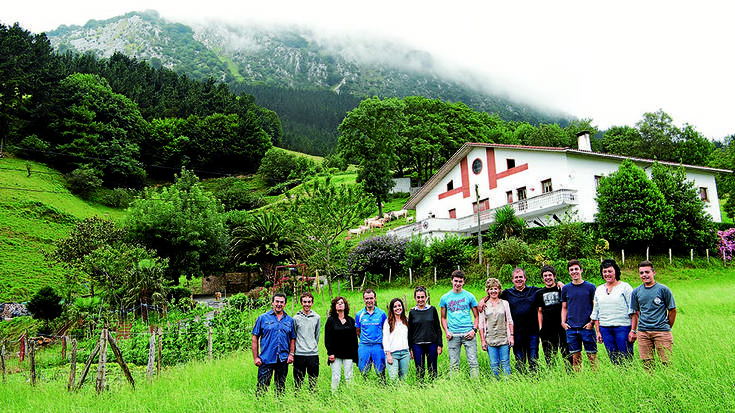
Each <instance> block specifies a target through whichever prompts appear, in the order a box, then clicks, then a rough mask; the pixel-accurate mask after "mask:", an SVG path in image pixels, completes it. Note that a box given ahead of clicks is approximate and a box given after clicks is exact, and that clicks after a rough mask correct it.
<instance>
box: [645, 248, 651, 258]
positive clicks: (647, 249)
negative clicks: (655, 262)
mask: <svg viewBox="0 0 735 413" xmlns="http://www.w3.org/2000/svg"><path fill="white" fill-rule="evenodd" d="M650 248H651V247H646V261H650V260H651V259H650V258H649V257H648V251H649V250H650Z"/></svg>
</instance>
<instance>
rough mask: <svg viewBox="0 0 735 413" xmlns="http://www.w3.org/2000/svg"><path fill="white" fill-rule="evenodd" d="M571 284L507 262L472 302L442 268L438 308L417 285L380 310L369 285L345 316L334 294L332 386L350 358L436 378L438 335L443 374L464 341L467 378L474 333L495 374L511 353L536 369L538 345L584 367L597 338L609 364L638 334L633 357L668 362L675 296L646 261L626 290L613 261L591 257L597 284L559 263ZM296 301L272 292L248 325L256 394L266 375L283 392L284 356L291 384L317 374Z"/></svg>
mask: <svg viewBox="0 0 735 413" xmlns="http://www.w3.org/2000/svg"><path fill="white" fill-rule="evenodd" d="M567 271H568V272H569V275H570V277H571V280H572V281H571V282H570V283H568V284H563V283H561V282H559V281H557V279H556V276H557V273H556V269H555V268H554V267H552V266H549V265H545V266H543V267H542V268H541V275H542V279H543V282H544V286H543V287H536V286H529V285H526V273H525V270H523V269H521V268H516V269H515V270H513V273H512V281H513V287H511V288H508V289H505V290H503V289H502V285H501V283H500V281H499V280H498V279H496V278H489V279H488V280H487V282H486V283H485V292H486V294H487V295H486V296H485V297H483V298H482V299H481V300H480V301H479V302H478V301H477V299H476V298H475V296H474V295H473V294H472V293H470V292H469V291H467V290H465V289H464V283H465V274H464V272H462V271H461V270H457V271H454V272H453V273H452V275H451V282H452V289H451V290H450V291H449V292H447V293H446V294H444V295H443V296H442V297H441V299H440V301H439V310H437V309H436V308H435V307H433V306H432V305H431V304H429V294H428V291H427V289H426V288H425V287H423V286H421V287H416V289H415V290H414V300H415V301H416V306H415V307H413V308H411V309H410V310H409V312H408V315H406V306H405V304H404V302H403V300H401V299H400V298H394V299H392V300H390V303H389V304H388V306H387V310H388V311H387V313H386V312H385V311H383V310H381V309H380V308H378V307H376V298H377V297H376V293H375V291H374V290H372V289H367V290H365V291H364V292H363V295H362V297H363V302H364V307H363V308H362V309H360V310H359V311H358V312H357V313H356V314H355V318H352V317H351V316H350V306H349V303H348V301H347V299H346V298H344V297H341V296H340V297H335V298H334V299H333V300H332V301H331V303H330V308H329V317H328V318H327V320H326V322H325V323H324V345H325V347H326V350H327V355H328V364H329V365H330V367H331V371H332V379H331V388H332V391H336V390H337V389H338V387H339V385H340V383H341V382H342V379H343V378H344V380H345V381H346V382H350V381H351V380H352V377H353V366H354V364H355V363H357V365H358V369H359V370H360V372H362V373H363V374H364V375H367V374H368V372H369V371H370V369H371V368H374V370H375V371H376V372H377V374H378V376H379V377H380V378H381V379H384V378H385V373H386V372H387V374H388V377H389V378H390V379H403V378H405V377H406V374H407V372H408V368H409V361H410V360H414V364H415V367H416V372H417V377H418V378H419V380H423V379H424V377H425V376H426V375H428V376H429V377H436V375H437V360H438V357H439V355H440V354H441V353H442V350H443V348H444V338H446V340H447V344H446V346H447V350H448V351H447V352H448V355H449V366H450V375H452V374H455V373H456V372H457V371H458V370H459V365H460V355H461V350H462V347H464V348H465V354H466V359H467V364H468V365H469V371H470V376H471V377H477V376H479V363H478V352H477V346H478V339H477V336H479V342H480V345H481V347H482V350H483V351H487V353H488V357H489V360H490V367H491V370H492V372H493V374H494V375H495V376H496V377H500V375H501V373H503V374H506V375H508V374H511V365H510V352H511V349H512V351H513V354H514V358H515V368H516V370H517V371H519V372H522V373H525V372H534V371H536V370H537V369H538V359H539V348H540V347H541V346H543V351H544V356H545V359H546V363H547V365H553V364H555V363H556V360H557V355H560V356H561V358H562V359H564V360H566V362H567V363H568V365H569V366H570V367H571V368H573V369H574V370H579V369H580V368H581V366H582V364H583V357H582V350H584V352H585V353H586V354H587V358H588V359H589V362H590V364H591V366H592V367H593V368H594V366H595V365H596V363H597V344H598V343H603V344H604V345H605V348H606V350H607V353H608V355H609V357H610V360H611V362H612V363H613V364H620V363H623V362H626V361H630V360H632V359H633V343H634V342H635V341H636V340H637V341H638V348H639V353H640V358H641V360H642V361H643V363H644V366H645V367H646V368H651V366H652V363H653V362H654V357H655V356H657V357H658V358H659V360H660V362H662V363H664V364H665V363H667V362H668V361H669V355H670V352H671V349H672V346H673V339H672V334H671V327H673V325H674V321H675V319H676V304H675V302H674V296H673V294H672V293H671V290H670V289H669V288H668V287H666V286H665V285H663V284H661V283H658V282H656V280H655V275H656V272H655V270H654V266H653V264H652V263H651V262H650V261H642V262H641V263H640V264H639V265H638V274H639V276H640V278H641V281H642V284H641V285H640V286H638V287H637V288H635V289H634V288H632V287H631V286H630V285H629V284H628V283H626V282H624V281H621V280H620V267H619V266H618V265H617V263H616V262H615V261H614V260H612V259H606V260H604V261H603V262H602V263H601V265H600V274H601V276H602V278H603V279H604V280H605V283H603V284H602V285H600V286H598V287H595V286H594V285H593V284H591V283H590V282H588V281H585V280H584V279H583V272H584V271H583V268H582V264H581V263H580V261H579V260H571V261H569V262H568V263H567ZM300 300H301V306H302V309H301V310H300V311H299V312H298V313H296V315H294V317H293V318H291V317H290V316H289V315H287V314H286V313H285V312H284V310H283V309H284V307H285V305H286V296H285V295H284V294H282V293H275V294H274V295H273V298H272V301H271V305H272V309H271V310H270V311H268V312H266V313H265V314H262V315H260V316H259V317H258V319H257V321H256V323H255V326H254V327H253V330H252V352H253V359H254V362H255V365H256V366H258V386H257V391H256V393H257V394H261V393H262V392H263V391H265V390H266V389H267V387H268V386H269V385H270V382H271V379H272V377H273V376H274V375H275V384H276V392H278V393H280V392H282V391H283V389H284V387H285V382H286V376H287V374H288V364H291V363H293V376H294V383H295V385H296V389H297V390H298V389H299V388H300V387H301V385H302V383H303V381H304V379H305V378H306V377H307V376H308V379H309V385H310V388H311V389H312V390H313V389H314V388H315V386H316V381H317V379H318V377H319V349H318V343H319V334H320V327H321V319H320V316H319V315H318V314H317V313H316V312H314V311H313V310H312V305H313V304H314V296H313V295H312V294H311V293H309V292H304V293H303V294H301V297H300Z"/></svg>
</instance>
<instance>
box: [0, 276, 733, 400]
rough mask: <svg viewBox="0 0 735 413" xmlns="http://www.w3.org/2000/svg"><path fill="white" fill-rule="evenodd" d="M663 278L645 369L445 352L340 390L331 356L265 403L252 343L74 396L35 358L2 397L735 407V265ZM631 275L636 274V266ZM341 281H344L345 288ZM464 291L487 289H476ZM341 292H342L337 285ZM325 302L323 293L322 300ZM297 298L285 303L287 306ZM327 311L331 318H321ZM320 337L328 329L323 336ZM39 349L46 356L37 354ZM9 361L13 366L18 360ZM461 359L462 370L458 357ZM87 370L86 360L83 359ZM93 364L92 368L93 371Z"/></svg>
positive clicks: (60, 374) (61, 377)
mask: <svg viewBox="0 0 735 413" xmlns="http://www.w3.org/2000/svg"><path fill="white" fill-rule="evenodd" d="M657 279H658V281H659V282H663V283H665V284H667V285H669V286H670V287H671V288H672V290H673V292H674V295H675V298H676V302H677V309H678V316H677V321H676V325H675V327H674V330H673V333H674V341H675V342H674V356H673V361H672V363H671V365H670V366H668V367H659V368H657V369H656V370H655V373H654V374H649V373H647V372H646V371H645V370H644V369H643V368H642V367H641V365H640V363H639V362H635V363H633V365H631V366H629V367H622V368H621V367H614V366H612V365H611V364H610V363H609V361H608V359H607V356H606V355H605V353H604V347H603V346H600V353H601V354H600V360H601V363H600V366H599V369H598V370H597V371H595V372H593V371H589V369H585V370H584V371H582V372H580V373H574V374H569V373H567V372H566V371H565V370H564V369H563V368H561V367H560V368H556V369H546V370H543V371H542V372H541V373H539V374H538V375H537V376H534V377H525V376H520V375H514V376H512V377H510V378H509V379H507V380H501V381H496V380H495V379H493V378H491V377H489V370H490V369H489V363H488V358H487V355H486V354H484V353H481V354H480V362H481V363H480V369H481V372H482V373H483V377H482V378H481V379H480V380H474V381H473V380H470V379H469V378H467V377H465V375H462V376H461V377H459V376H455V377H453V378H451V379H450V378H449V377H448V376H447V375H446V372H447V370H448V360H447V356H446V354H443V355H442V356H440V358H439V360H440V372H441V373H442V374H441V377H439V378H438V379H437V380H436V381H435V382H433V383H431V384H428V385H419V384H418V383H417V382H415V378H414V372H413V365H411V370H409V377H408V379H407V381H406V382H404V383H390V384H388V385H387V386H382V385H380V384H379V383H378V382H377V380H376V379H375V377H374V374H372V375H370V376H369V377H368V378H367V379H365V378H363V377H362V376H360V375H357V376H356V377H355V379H354V381H353V383H352V384H351V386H348V387H343V388H342V389H341V390H340V392H339V393H338V394H336V395H332V394H331V392H330V391H329V377H330V371H329V369H328V367H327V366H326V363H325V362H324V360H325V357H326V355H325V354H324V348H323V346H321V351H322V354H321V357H322V368H321V372H320V379H319V388H318V390H317V392H316V393H314V394H309V393H308V392H307V391H305V390H304V391H302V392H301V393H299V394H298V395H294V393H293V382H292V379H291V372H290V371H289V379H288V382H287V385H286V389H287V391H286V394H285V395H284V396H283V397H282V398H281V399H276V398H274V397H273V395H271V394H270V393H269V394H267V395H266V396H265V397H264V398H262V399H261V400H257V399H255V397H254V393H253V389H254V387H255V377H256V368H255V366H254V365H253V362H252V356H251V354H250V350H249V348H246V349H241V350H240V351H236V352H234V353H231V354H229V355H227V356H224V357H221V358H218V359H215V360H214V361H212V362H206V361H202V362H191V363H187V364H183V365H179V366H175V367H169V368H166V369H165V370H164V371H163V373H162V375H161V376H159V377H155V378H154V379H153V380H152V381H148V380H147V379H146V378H145V376H144V367H137V368H135V373H134V374H135V375H136V377H137V384H136V388H135V389H132V388H130V386H129V385H128V384H127V383H126V382H125V381H124V379H123V378H122V376H121V375H120V374H119V371H118V370H117V369H116V368H113V372H112V373H111V376H110V377H109V378H108V383H109V388H108V391H107V392H105V393H104V394H102V395H97V394H95V392H94V381H93V380H94V377H93V376H92V377H90V378H89V379H88V380H90V379H91V380H92V381H90V382H87V384H85V387H84V388H83V389H82V390H81V391H80V392H78V393H67V391H66V387H65V386H66V379H67V374H68V370H67V368H65V367H62V368H58V367H53V368H48V369H44V368H40V369H39V374H38V376H39V383H38V384H37V385H36V386H35V387H32V386H31V385H30V384H29V383H28V371H27V368H28V364H27V362H25V363H24V365H23V366H22V368H23V371H21V372H16V373H14V374H10V375H8V377H7V384H5V385H4V386H0V400H2V405H3V407H4V410H5V411H10V412H21V411H23V412H27V411H66V412H91V411H93V412H96V411H115V412H174V411H177V412H178V411H186V412H205V411H206V412H210V411H221V410H225V411H232V410H234V411H274V412H275V411H286V412H303V411H314V412H322V411H323V412H348V411H349V412H351V411H358V412H363V411H364V412H393V411H409V412H413V411H421V412H444V411H461V412H466V411H503V412H511V411H512V412H515V411H529V412H530V411H533V412H539V411H544V412H545V411H562V412H577V411H594V412H693V411H706V412H710V411H717V412H720V411H733V410H734V409H735V398H734V397H733V388H734V386H735V375H733V374H732V372H733V370H734V369H735V357H733V354H735V343H733V340H732V337H733V325H734V324H735V300H732V298H731V297H732V295H731V294H729V293H728V291H731V290H733V289H735V272H734V271H732V270H729V269H722V268H714V269H681V270H661V271H659V274H658V277H657ZM624 280H626V281H628V282H630V283H631V284H632V285H638V284H639V282H638V281H637V280H636V279H635V278H634V277H633V275H632V273H631V272H626V273H625V274H624ZM342 287H344V286H342ZM430 290H431V296H432V298H433V302H434V303H437V302H438V299H439V297H440V296H441V294H443V293H444V292H446V291H448V290H449V285H448V283H446V282H443V283H441V284H440V285H437V286H432V287H431V288H430ZM468 290H470V291H471V292H473V293H474V294H475V295H476V296H478V297H479V296H481V288H480V287H478V286H476V285H474V286H469V287H468ZM411 291H412V290H411V289H410V288H409V287H392V288H389V287H383V288H379V289H378V301H379V303H378V304H379V305H380V306H381V307H384V306H385V304H386V303H387V302H388V301H389V299H390V298H392V297H395V296H399V297H402V296H403V295H404V294H405V295H407V296H408V298H409V303H411V304H413V300H411V299H410V294H411ZM334 293H335V294H336V289H335V291H334ZM342 293H343V295H346V296H347V298H348V300H349V302H350V303H351V313H353V314H354V313H355V312H356V311H357V309H359V308H360V294H359V293H357V292H346V291H345V288H342ZM324 301H325V302H327V301H328V297H326V298H325V300H324ZM290 308H291V303H290V301H289V303H288V304H287V311H290ZM315 309H316V310H317V311H318V312H319V313H321V314H324V313H325V310H326V306H325V305H324V304H322V298H321V296H320V295H317V297H316V305H315ZM323 320H324V319H323ZM322 335H323V334H322ZM47 352H48V354H47V355H46V356H45V357H47V358H49V357H50V358H53V357H57V358H58V349H50V350H47ZM40 358H43V356H40ZM8 365H9V368H10V369H14V370H16V371H17V370H18V362H17V359H16V360H11V361H10V362H9V363H8ZM463 367H466V366H465V365H463ZM78 369H81V367H78ZM94 371H95V370H94V365H93V369H92V372H91V374H92V375H93V374H94Z"/></svg>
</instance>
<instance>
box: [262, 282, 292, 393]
mask: <svg viewBox="0 0 735 413" xmlns="http://www.w3.org/2000/svg"><path fill="white" fill-rule="evenodd" d="M271 306H272V307H273V309H272V310H270V311H268V312H266V313H264V314H261V315H260V316H258V319H257V320H256V321H255V326H254V327H253V342H252V350H253V361H254V362H255V365H256V366H258V387H257V389H256V391H255V394H256V395H257V396H260V395H262V394H263V393H264V392H265V391H266V390H267V389H268V386H270V384H271V377H273V374H274V373H275V376H276V393H277V394H281V393H283V390H284V388H285V387H286V376H287V375H288V365H289V364H291V363H292V362H293V356H294V340H295V338H296V335H295V333H294V324H293V318H291V317H290V316H289V315H288V314H286V313H285V312H284V311H283V308H284V307H285V306H286V295H285V294H283V293H275V294H273V298H272V299H271ZM258 345H260V350H261V351H260V353H259V352H258Z"/></svg>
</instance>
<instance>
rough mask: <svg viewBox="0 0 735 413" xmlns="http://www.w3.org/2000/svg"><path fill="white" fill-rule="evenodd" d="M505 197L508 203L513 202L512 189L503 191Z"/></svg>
mask: <svg viewBox="0 0 735 413" xmlns="http://www.w3.org/2000/svg"><path fill="white" fill-rule="evenodd" d="M505 197H506V198H508V203H509V204H512V203H513V191H508V192H506V193H505Z"/></svg>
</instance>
